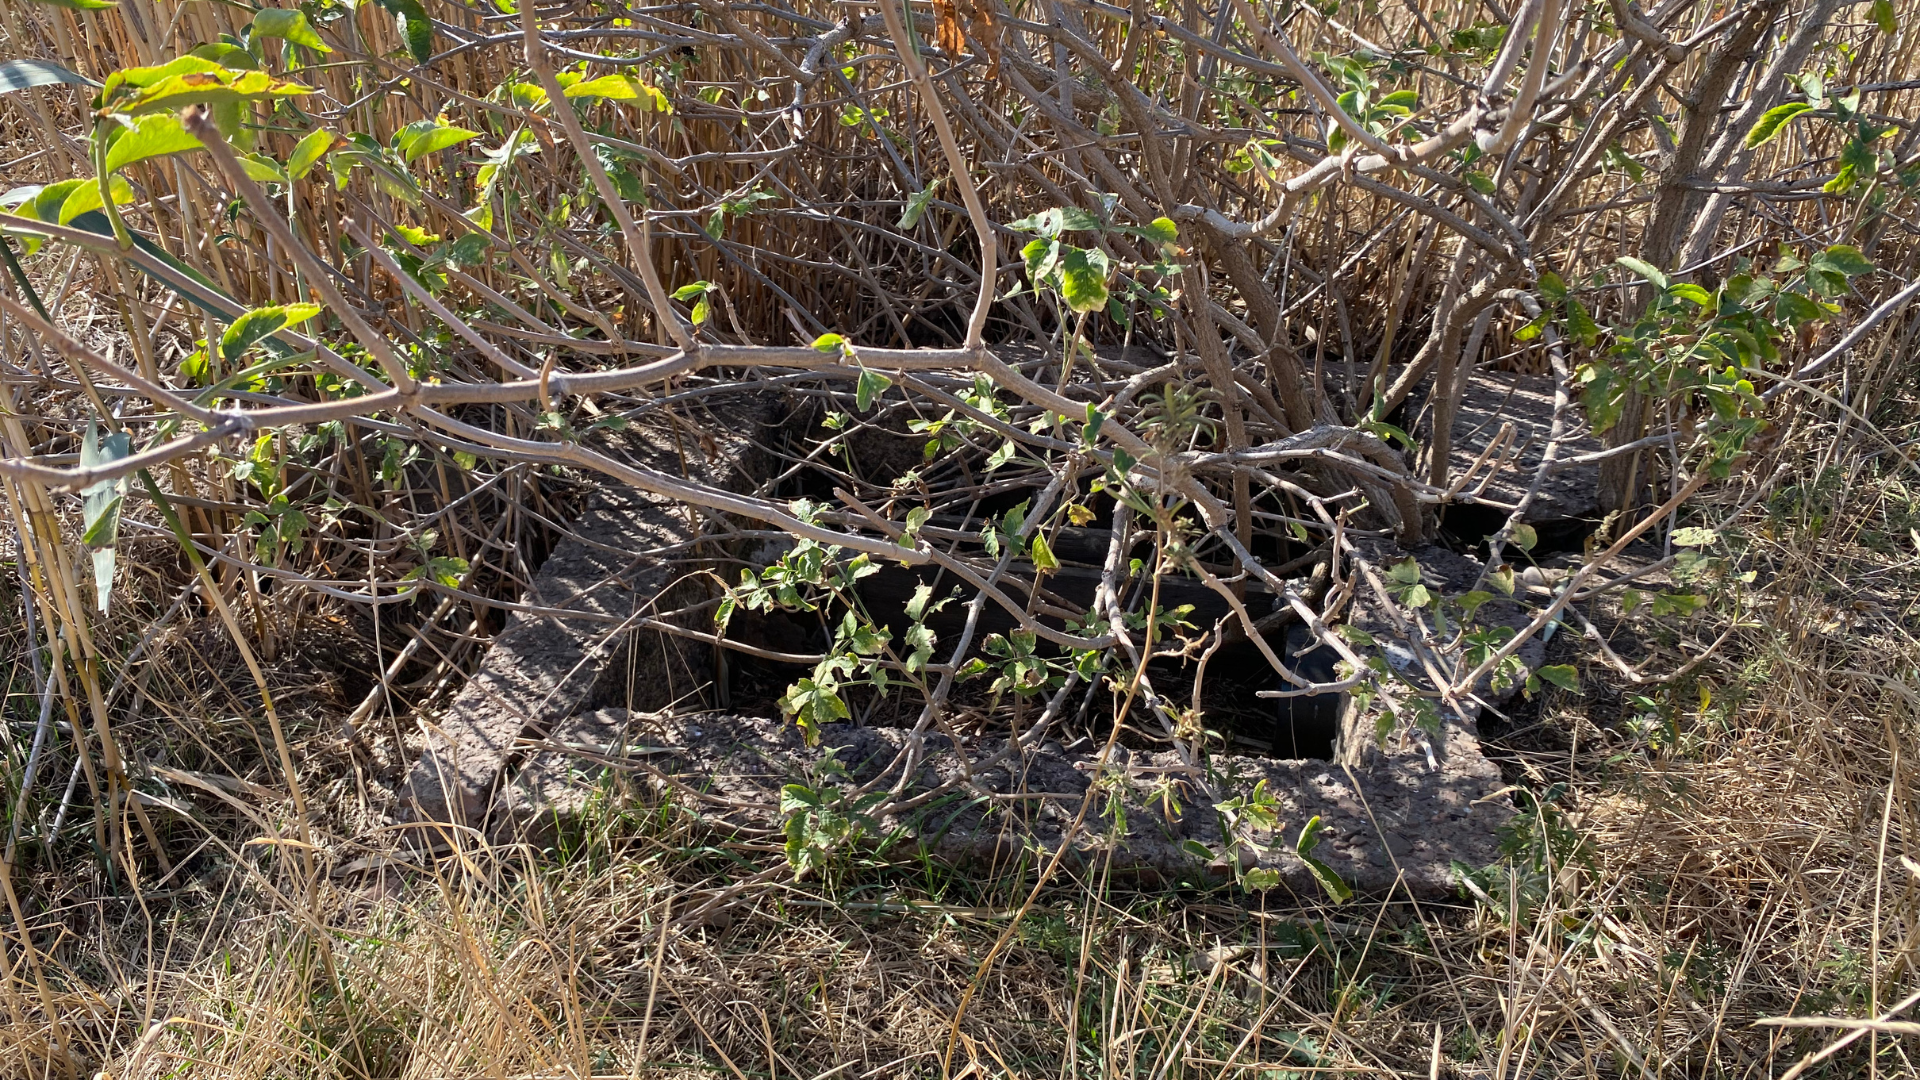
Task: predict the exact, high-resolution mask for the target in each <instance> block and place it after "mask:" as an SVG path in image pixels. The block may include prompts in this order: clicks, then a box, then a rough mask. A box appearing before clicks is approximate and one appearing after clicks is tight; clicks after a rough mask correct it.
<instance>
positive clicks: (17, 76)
mask: <svg viewBox="0 0 1920 1080" xmlns="http://www.w3.org/2000/svg"><path fill="white" fill-rule="evenodd" d="M59 83H72V84H74V85H76V86H97V85H99V84H98V83H96V82H94V81H93V80H92V79H89V78H87V77H86V76H85V75H78V74H75V73H74V72H71V71H68V70H67V69H66V68H63V67H61V66H60V65H59V64H56V63H54V62H53V61H51V60H8V61H6V62H5V63H0V94H11V93H13V92H14V91H15V90H25V89H26V88H27V87H29V86H54V85H57V84H59Z"/></svg>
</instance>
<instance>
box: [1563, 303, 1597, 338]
mask: <svg viewBox="0 0 1920 1080" xmlns="http://www.w3.org/2000/svg"><path fill="white" fill-rule="evenodd" d="M1567 332H1568V333H1569V334H1572V335H1573V337H1574V340H1576V341H1578V342H1579V343H1580V344H1582V345H1585V346H1588V347H1589V348H1591V347H1592V346H1593V344H1594V343H1595V342H1597V341H1599V340H1600V326H1599V324H1598V323H1595V322H1594V321H1593V316H1592V315H1589V314H1587V309H1586V306H1585V305H1583V304H1582V303H1580V301H1578V300H1575V299H1574V298H1573V297H1571V296H1569V297H1567Z"/></svg>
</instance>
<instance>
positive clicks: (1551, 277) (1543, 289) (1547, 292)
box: [1540, 270, 1567, 304]
mask: <svg viewBox="0 0 1920 1080" xmlns="http://www.w3.org/2000/svg"><path fill="white" fill-rule="evenodd" d="M1540 295H1541V296H1542V297H1544V298H1546V299H1548V300H1551V301H1553V302H1554V303H1556V304H1557V303H1559V302H1560V301H1562V300H1565V299H1566V298H1567V282H1566V279H1564V278H1562V277H1561V276H1560V275H1559V274H1556V273H1554V272H1553V271H1551V270H1548V271H1546V272H1544V273H1542V274H1541V275H1540Z"/></svg>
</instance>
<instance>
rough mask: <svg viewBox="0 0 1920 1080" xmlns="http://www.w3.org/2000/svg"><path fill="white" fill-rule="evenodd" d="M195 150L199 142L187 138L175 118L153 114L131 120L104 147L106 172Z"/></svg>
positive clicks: (178, 119) (176, 117)
mask: <svg viewBox="0 0 1920 1080" xmlns="http://www.w3.org/2000/svg"><path fill="white" fill-rule="evenodd" d="M198 149H200V140H199V139H196V138H194V137H193V136H192V135H189V134H187V129H186V128H184V127H182V126H181V125H180V118H179V117H178V116H175V115H173V114H172V113H154V114H152V115H150V116H142V117H139V118H138V119H136V120H134V121H133V123H132V124H131V125H129V126H128V127H126V128H124V129H122V130H121V132H120V136H119V138H116V139H114V140H113V144H112V145H111V146H109V147H107V171H108V172H110V173H113V172H119V171H120V170H121V169H124V168H126V167H127V166H129V165H131V164H133V163H134V162H136V161H145V160H147V159H148V158H156V157H163V156H165V155H167V154H178V153H181V152H183V151H186V150H198Z"/></svg>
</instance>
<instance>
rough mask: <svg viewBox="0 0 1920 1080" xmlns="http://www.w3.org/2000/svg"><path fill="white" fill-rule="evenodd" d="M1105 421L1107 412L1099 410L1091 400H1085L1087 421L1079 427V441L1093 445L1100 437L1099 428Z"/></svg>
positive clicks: (1086, 444)
mask: <svg viewBox="0 0 1920 1080" xmlns="http://www.w3.org/2000/svg"><path fill="white" fill-rule="evenodd" d="M1106 422H1107V414H1106V413H1103V412H1101V411H1100V410H1099V408H1098V407H1096V406H1095V405H1094V404H1093V402H1091V401H1089V402H1087V422H1086V424H1085V426H1083V427H1082V428H1081V429H1080V442H1081V443H1082V445H1085V446H1093V445H1095V444H1096V443H1097V442H1098V440H1099V438H1100V428H1101V427H1102V426H1104V425H1105V424H1106Z"/></svg>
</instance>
